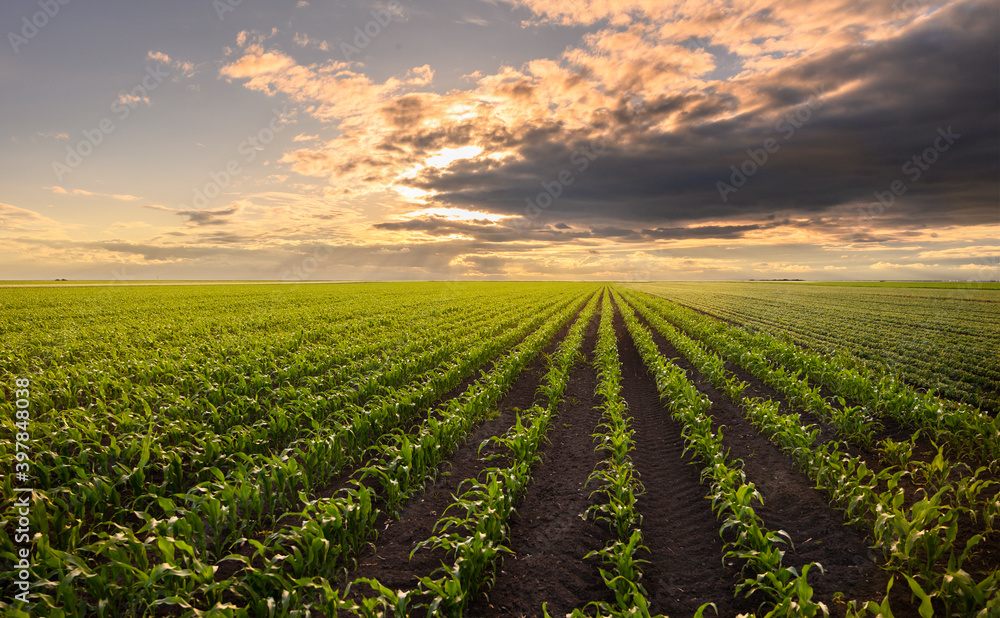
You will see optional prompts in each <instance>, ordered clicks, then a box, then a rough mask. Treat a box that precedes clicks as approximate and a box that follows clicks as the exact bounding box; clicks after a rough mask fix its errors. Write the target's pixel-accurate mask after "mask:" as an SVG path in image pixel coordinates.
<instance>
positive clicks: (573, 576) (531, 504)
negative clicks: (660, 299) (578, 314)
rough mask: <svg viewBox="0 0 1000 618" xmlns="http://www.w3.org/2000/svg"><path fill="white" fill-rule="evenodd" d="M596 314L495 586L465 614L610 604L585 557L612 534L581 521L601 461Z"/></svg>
mask: <svg viewBox="0 0 1000 618" xmlns="http://www.w3.org/2000/svg"><path fill="white" fill-rule="evenodd" d="M598 322H599V315H597V316H595V317H594V319H593V321H592V322H591V324H590V325H589V327H588V329H587V332H586V336H585V338H584V341H583V347H582V351H583V352H584V353H585V354H586V356H587V364H586V365H584V364H582V363H581V364H578V365H577V366H576V367H575V368H574V370H573V371H572V373H571V374H570V377H569V383H568V385H567V388H566V392H565V394H564V397H563V403H562V405H561V406H560V408H559V411H558V414H557V416H556V417H555V419H554V420H553V423H552V427H551V429H550V431H549V436H548V437H549V443H548V444H546V445H544V446H543V447H542V449H540V451H541V454H542V462H543V463H542V464H541V465H540V466H538V467H537V468H536V469H535V470H534V473H533V475H532V483H531V485H530V486H529V488H528V493H527V495H526V496H525V498H524V500H523V501H522V503H521V505H520V506H519V508H518V512H517V515H516V516H515V519H514V520H513V522H512V525H511V534H510V539H509V541H508V543H507V547H509V548H510V549H511V550H512V551H513V552H514V553H513V555H510V556H507V557H506V558H505V559H504V562H503V566H502V568H501V570H500V572H499V573H498V575H497V581H496V584H495V585H494V587H493V590H492V591H490V592H489V593H488V596H481V597H480V598H479V599H477V600H476V602H475V603H473V604H472V606H471V607H470V608H469V612H468V613H469V615H470V616H477V617H478V618H491V617H494V616H495V617H504V616H540V615H542V604H543V603H547V606H546V608H547V610H548V611H549V613H550V614H551V615H553V616H564V615H566V614H567V613H569V612H571V611H573V609H574V608H577V607H583V606H584V605H586V604H587V603H588V602H590V601H608V602H611V601H612V600H613V597H612V594H611V591H610V590H609V589H608V588H607V586H605V585H604V583H603V582H602V581H601V577H600V573H599V572H598V564H597V560H596V559H595V558H592V559H590V560H587V561H584V560H583V557H584V556H586V555H587V554H588V553H589V552H590V551H592V550H596V549H600V548H601V547H604V546H605V545H606V544H607V543H608V542H609V541H610V540H611V539H612V535H611V533H610V532H609V531H608V530H607V528H606V527H605V526H601V525H598V524H597V523H595V522H594V521H592V520H588V519H586V518H585V513H586V510H587V508H588V507H590V506H591V505H592V504H594V503H595V502H596V501H597V499H598V497H597V496H595V497H594V499H591V498H590V494H591V493H592V490H593V489H596V487H585V484H586V482H587V478H588V477H589V476H590V473H591V472H592V471H593V470H594V468H595V467H597V465H598V464H599V463H600V461H601V455H600V453H598V452H596V451H595V450H594V449H595V447H596V446H597V442H596V441H595V440H594V439H593V437H592V434H593V433H594V432H595V431H596V430H597V425H598V423H599V422H600V416H601V415H600V411H599V410H597V409H595V408H596V406H597V405H598V401H597V399H596V397H595V396H594V390H595V388H596V386H597V376H596V372H595V371H594V368H593V367H592V366H590V363H591V362H592V360H593V350H594V346H595V344H596V342H597V324H598Z"/></svg>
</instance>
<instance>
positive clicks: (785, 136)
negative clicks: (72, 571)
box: [0, 0, 1000, 281]
mask: <svg viewBox="0 0 1000 618" xmlns="http://www.w3.org/2000/svg"><path fill="white" fill-rule="evenodd" d="M0 33H3V34H4V35H5V36H4V40H3V41H0V107H2V109H3V113H2V114H0V127H2V130H0V279H53V278H68V279H101V280H143V279H155V278H160V279H268V280H275V279H277V280H287V281H297V280H328V279H336V280H341V279H350V280H357V279H366V280H367V279H393V280H396V279H406V280H409V279H590V280H611V279H614V280H645V279H669V280H680V279H709V280H714V279H729V280H731V279H748V278H756V279H768V278H800V279H817V280H843V279H865V280H868V279H875V280H878V279H886V280H895V279H948V280H973V281H977V280H993V279H1000V5H998V4H997V3H996V2H994V1H970V0H956V1H931V0H875V1H871V0H811V1H797V0H792V1H788V0H780V1H779V0H726V1H710V2H688V1H685V0H621V1H617V2H611V1H609V0H462V1H459V0H424V1H417V0H388V1H384V0H378V1H374V2H368V1H335V0H278V1H274V0H272V1H265V0H174V1H171V2H169V3H167V2H154V1H152V0H134V1H129V2H125V1H124V0H106V1H104V2H87V1H85V0H9V1H7V2H4V3H3V4H2V5H0Z"/></svg>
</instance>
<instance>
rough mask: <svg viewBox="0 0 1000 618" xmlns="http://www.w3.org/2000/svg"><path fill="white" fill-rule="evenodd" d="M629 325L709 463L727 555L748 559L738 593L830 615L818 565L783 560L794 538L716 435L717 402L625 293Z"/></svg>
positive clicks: (803, 612)
mask: <svg viewBox="0 0 1000 618" xmlns="http://www.w3.org/2000/svg"><path fill="white" fill-rule="evenodd" d="M616 300H617V301H618V307H619V310H620V312H621V315H622V317H623V318H624V320H625V324H626V327H627V328H628V331H629V333H630V335H631V337H632V340H633V341H634V342H635V345H636V347H637V348H638V349H639V353H640V355H641V356H642V359H643V362H644V363H645V364H646V367H647V369H648V370H649V372H650V373H651V374H652V375H653V378H654V379H655V381H656V386H657V389H658V390H659V392H660V397H661V399H663V400H664V401H666V402H667V408H668V409H669V410H670V412H671V414H672V416H673V418H674V419H675V420H677V421H678V423H680V424H681V426H682V429H681V432H682V435H683V436H684V439H685V442H686V446H685V452H688V451H690V452H692V453H693V454H694V456H695V457H696V458H697V460H699V461H700V462H701V463H702V464H703V465H704V467H703V468H702V479H703V482H705V483H708V484H709V485H710V487H711V490H710V493H709V496H708V497H709V498H710V499H711V500H712V509H713V511H715V513H716V516H717V517H719V519H720V520H721V521H722V526H721V529H720V534H722V535H723V539H724V540H725V548H726V558H736V559H738V560H739V561H740V562H741V563H742V577H743V579H742V581H741V582H740V583H739V584H738V585H737V588H736V594H740V593H741V592H742V593H743V594H744V595H745V596H747V597H750V596H752V595H754V594H757V595H758V596H763V597H764V599H765V601H764V602H763V603H764V604H767V605H769V606H770V609H769V611H768V612H767V615H768V616H769V617H775V618H776V617H779V616H780V617H789V618H791V617H793V616H795V617H799V616H818V615H826V614H827V613H828V611H827V608H826V606H825V605H824V604H823V603H820V602H817V601H814V600H813V599H812V596H813V591H812V587H811V586H810V585H809V583H808V581H807V578H808V574H809V570H810V569H811V568H813V567H816V568H819V569H822V566H821V565H819V564H818V563H810V564H808V565H805V566H804V567H803V568H802V572H801V573H800V572H799V571H798V570H797V569H796V568H795V567H791V566H786V565H784V564H783V563H782V559H783V557H784V549H783V548H784V547H786V546H791V543H792V540H791V539H790V538H789V537H788V535H787V533H785V532H784V531H780V530H779V531H772V530H769V529H768V528H767V527H766V525H765V524H764V522H763V520H761V518H760V516H758V515H757V514H756V512H755V510H754V505H755V504H761V503H762V498H761V496H760V493H759V492H758V491H757V490H756V489H755V487H754V485H753V483H751V482H747V480H746V474H745V473H744V471H743V469H742V466H741V465H740V463H739V462H730V461H728V460H727V455H726V450H725V449H724V448H723V445H722V435H721V431H720V432H719V433H713V431H712V419H711V418H710V417H709V416H708V414H707V411H708V409H709V408H710V407H711V406H712V402H711V401H710V400H709V399H708V398H707V397H706V396H705V395H704V394H702V393H700V392H699V391H698V389H697V387H695V385H694V384H693V383H692V382H691V381H690V380H689V379H688V378H687V375H686V373H685V371H684V370H683V369H681V368H680V367H678V366H677V365H675V364H673V363H670V362H669V361H667V360H666V359H665V358H664V357H663V355H662V354H660V351H659V348H658V347H657V345H656V342H655V341H654V340H653V336H652V334H651V333H650V331H649V329H648V328H646V327H645V326H643V325H642V324H640V322H639V320H638V318H637V317H636V316H635V312H634V311H633V309H632V308H631V307H630V306H629V305H628V304H626V303H625V301H624V300H622V299H621V297H618V298H617V299H616Z"/></svg>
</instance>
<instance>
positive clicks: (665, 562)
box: [615, 313, 754, 616]
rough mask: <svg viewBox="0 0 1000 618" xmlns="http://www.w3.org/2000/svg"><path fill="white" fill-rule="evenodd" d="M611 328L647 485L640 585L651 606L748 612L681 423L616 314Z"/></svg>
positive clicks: (676, 611)
mask: <svg viewBox="0 0 1000 618" xmlns="http://www.w3.org/2000/svg"><path fill="white" fill-rule="evenodd" d="M615 331H616V332H617V335H618V354H619V357H620V359H621V362H622V393H623V395H624V398H625V400H626V402H627V403H628V409H629V413H630V415H631V417H632V429H633V430H634V432H635V434H634V436H633V438H634V439H635V443H636V449H635V451H634V452H633V453H632V461H633V463H634V464H635V467H636V470H637V471H638V473H639V480H640V481H641V482H642V484H643V487H644V489H645V492H644V493H643V494H642V496H640V498H639V502H638V508H639V512H640V513H641V514H642V517H643V519H642V535H643V539H644V541H645V544H646V546H647V547H648V548H649V555H648V556H646V559H647V560H649V564H646V565H644V567H643V585H644V586H645V587H646V592H647V593H648V595H649V599H650V603H651V607H650V609H651V610H652V612H653V613H664V614H667V615H670V616H691V615H693V614H694V612H695V611H696V610H697V609H698V607H700V606H701V605H702V604H704V603H708V602H713V603H715V604H716V607H717V608H718V615H719V616H735V615H737V614H738V613H741V612H748V611H752V610H753V609H754V607H753V606H752V605H750V604H749V603H748V602H746V601H745V600H743V599H738V598H734V596H733V591H734V587H735V585H736V583H737V581H738V571H737V569H736V568H734V567H733V566H730V565H726V564H724V563H723V561H722V558H723V554H724V552H723V544H722V539H721V538H720V537H719V523H718V521H717V520H716V518H715V514H713V513H712V508H711V503H710V502H709V501H708V500H707V499H706V496H707V494H708V488H707V487H706V486H705V485H702V484H701V468H700V467H699V466H698V465H695V464H693V463H692V460H691V458H690V457H685V456H684V455H682V452H683V450H684V437H683V436H682V435H681V427H680V425H679V424H678V423H677V422H676V421H674V420H673V418H672V417H671V416H670V412H669V411H668V410H667V409H666V407H665V406H664V404H663V403H662V402H661V401H660V395H659V391H658V390H657V388H656V383H655V382H654V381H653V378H652V376H650V375H649V374H648V373H647V371H646V366H645V364H643V361H642V357H641V356H640V355H639V351H638V350H637V349H636V347H635V344H634V343H633V341H632V338H631V336H630V335H629V333H628V330H627V329H626V328H625V323H624V321H623V320H622V318H621V315H620V314H617V313H616V315H615ZM667 358H670V357H669V356H668V357H667ZM709 615H711V610H709Z"/></svg>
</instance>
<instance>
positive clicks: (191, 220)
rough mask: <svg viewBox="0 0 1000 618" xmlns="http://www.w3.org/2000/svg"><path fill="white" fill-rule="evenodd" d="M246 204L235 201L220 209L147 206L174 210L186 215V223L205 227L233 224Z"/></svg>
mask: <svg viewBox="0 0 1000 618" xmlns="http://www.w3.org/2000/svg"><path fill="white" fill-rule="evenodd" d="M246 206H247V204H246V203H245V202H242V201H237V202H233V203H232V204H230V205H229V206H228V207H226V208H220V209H218V210H180V209H176V208H169V207H167V206H160V205H157V204H148V205H147V206H146V208H152V209H154V210H162V211H165V212H172V213H175V214H177V215H179V216H181V217H186V218H187V220H186V221H185V225H188V226H193V227H204V226H218V225H229V224H232V223H234V221H235V219H234V215H237V214H239V213H240V212H241V211H243V210H244V209H245V208H246Z"/></svg>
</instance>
